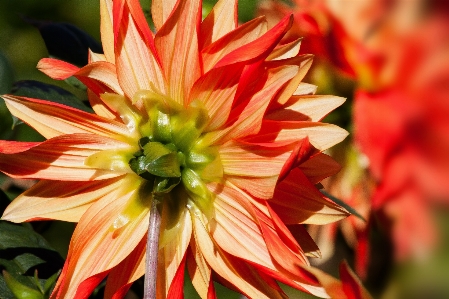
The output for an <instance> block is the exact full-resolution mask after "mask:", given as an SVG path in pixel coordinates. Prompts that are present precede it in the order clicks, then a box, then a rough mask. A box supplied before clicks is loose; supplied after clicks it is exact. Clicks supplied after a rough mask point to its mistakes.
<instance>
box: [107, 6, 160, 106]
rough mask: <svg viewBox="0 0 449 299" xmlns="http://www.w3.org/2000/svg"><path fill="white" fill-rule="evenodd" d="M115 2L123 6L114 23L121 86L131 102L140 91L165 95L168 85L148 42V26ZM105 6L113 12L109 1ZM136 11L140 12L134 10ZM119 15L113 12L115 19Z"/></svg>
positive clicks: (127, 7) (128, 9)
mask: <svg viewBox="0 0 449 299" xmlns="http://www.w3.org/2000/svg"><path fill="white" fill-rule="evenodd" d="M116 2H122V5H123V12H122V14H121V18H120V20H117V21H115V20H114V23H115V22H117V24H118V26H119V27H118V28H117V30H118V31H117V40H116V43H115V44H116V45H115V55H116V61H115V63H116V68H117V77H118V81H119V83H120V86H121V87H122V89H123V91H124V93H125V95H126V96H127V97H128V98H129V99H132V98H133V96H134V94H135V93H136V92H137V91H139V90H153V91H154V89H156V91H158V92H162V93H165V92H166V84H165V80H164V76H163V71H162V68H161V66H160V65H159V62H158V59H157V57H156V56H155V52H153V51H152V50H151V45H150V44H149V43H147V42H145V38H146V37H148V36H147V35H148V34H147V35H145V34H144V32H147V30H149V29H148V25H147V24H146V23H142V20H141V19H140V18H137V19H134V18H133V16H132V15H131V12H130V10H131V9H130V7H129V6H128V4H126V3H124V2H125V0H121V1H116ZM126 2H128V1H126ZM133 2H134V1H133ZM106 4H107V7H108V9H112V3H111V2H110V1H106ZM115 8H116V7H115V6H114V9H115ZM133 9H135V10H137V8H135V7H134V8H133ZM116 13H117V12H115V11H114V16H116ZM117 15H118V14H117ZM136 20H137V21H139V22H136Z"/></svg>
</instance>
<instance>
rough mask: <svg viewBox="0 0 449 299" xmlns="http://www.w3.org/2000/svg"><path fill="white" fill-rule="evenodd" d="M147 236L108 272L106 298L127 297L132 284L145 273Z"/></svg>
mask: <svg viewBox="0 0 449 299" xmlns="http://www.w3.org/2000/svg"><path fill="white" fill-rule="evenodd" d="M146 241H147V238H146V236H144V237H143V238H142V240H141V241H140V243H139V244H138V245H137V246H136V248H134V250H133V251H132V252H131V253H130V254H129V255H128V256H127V257H126V258H125V259H124V260H123V261H121V262H120V263H119V264H118V265H117V266H115V267H114V268H113V269H112V271H111V272H109V274H108V279H107V281H106V288H105V291H104V293H105V294H104V298H105V299H119V298H123V297H125V295H126V293H127V292H128V290H129V288H130V287H131V284H132V283H133V282H134V281H136V280H137V279H139V278H140V277H142V276H143V275H144V274H145V252H146V251H145V249H146V243H147V242H146Z"/></svg>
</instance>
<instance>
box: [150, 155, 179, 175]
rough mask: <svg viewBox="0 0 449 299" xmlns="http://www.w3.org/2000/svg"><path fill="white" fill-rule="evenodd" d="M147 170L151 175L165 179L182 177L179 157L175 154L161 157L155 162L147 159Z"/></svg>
mask: <svg viewBox="0 0 449 299" xmlns="http://www.w3.org/2000/svg"><path fill="white" fill-rule="evenodd" d="M145 169H146V170H147V171H148V172H149V173H151V174H153V175H155V176H159V177H163V178H170V177H180V176H181V171H180V165H179V162H178V156H177V153H174V152H171V153H169V154H167V155H164V156H161V157H159V158H157V159H155V160H151V159H149V157H146V158H145Z"/></svg>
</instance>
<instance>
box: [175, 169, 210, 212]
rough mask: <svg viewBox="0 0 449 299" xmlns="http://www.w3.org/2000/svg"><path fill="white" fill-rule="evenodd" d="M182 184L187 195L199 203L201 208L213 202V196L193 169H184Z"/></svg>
mask: <svg viewBox="0 0 449 299" xmlns="http://www.w3.org/2000/svg"><path fill="white" fill-rule="evenodd" d="M181 179H182V183H183V184H184V187H185V189H186V191H187V193H188V194H189V195H190V197H192V198H193V199H195V201H196V202H198V205H199V206H202V205H204V203H208V202H210V200H211V194H210V191H209V189H207V186H206V184H205V183H204V182H203V180H202V179H201V177H200V176H199V175H198V174H197V173H196V172H195V171H193V170H192V169H189V168H184V169H183V171H182V176H181Z"/></svg>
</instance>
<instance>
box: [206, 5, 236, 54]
mask: <svg viewBox="0 0 449 299" xmlns="http://www.w3.org/2000/svg"><path fill="white" fill-rule="evenodd" d="M237 8H238V0H231V1H230V0H219V1H218V2H217V3H216V4H215V5H214V7H213V8H212V10H211V11H210V12H209V14H208V15H207V17H206V18H205V19H204V20H203V22H202V23H201V31H200V32H201V35H200V37H199V38H200V48H201V49H204V48H205V47H207V46H208V45H210V44H211V43H213V42H215V41H217V40H218V39H220V38H221V37H223V36H224V35H226V34H228V33H229V32H231V31H233V30H234V29H236V28H237V26H238V16H237Z"/></svg>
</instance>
